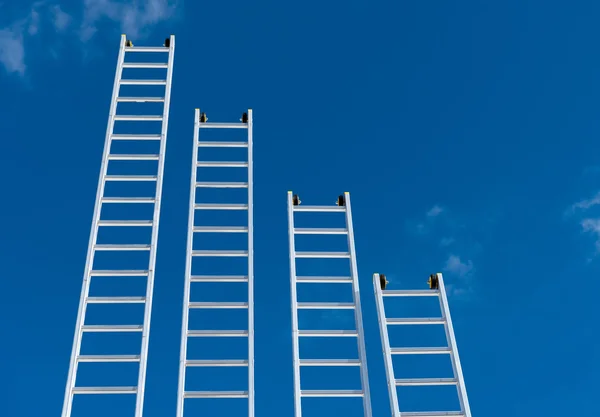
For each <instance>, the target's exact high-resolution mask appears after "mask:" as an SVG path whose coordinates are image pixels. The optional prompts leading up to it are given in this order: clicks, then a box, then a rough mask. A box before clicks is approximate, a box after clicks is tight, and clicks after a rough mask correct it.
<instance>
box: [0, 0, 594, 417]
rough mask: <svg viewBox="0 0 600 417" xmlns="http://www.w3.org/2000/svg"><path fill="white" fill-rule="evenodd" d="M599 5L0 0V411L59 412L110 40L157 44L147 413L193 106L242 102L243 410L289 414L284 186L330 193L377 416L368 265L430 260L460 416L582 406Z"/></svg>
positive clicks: (171, 376)
mask: <svg viewBox="0 0 600 417" xmlns="http://www.w3.org/2000/svg"><path fill="white" fill-rule="evenodd" d="M331 3H333V2H331ZM599 18H600V5H599V4H598V3H597V2H593V1H581V2H577V3H576V4H570V5H568V6H567V5H564V3H562V2H556V1H505V2H501V3H500V2H497V4H490V2H484V1H472V0H469V1H464V2H461V4H460V5H455V4H448V3H441V2H439V3H435V4H434V3H431V2H429V3H427V2H417V1H402V2H400V1H397V2H385V1H373V2H364V1H348V2H344V4H343V5H341V3H340V5H325V4H324V3H323V2H316V1H311V0H308V1H305V2H302V3H298V4H294V5H291V4H287V3H285V2H266V1H265V2H258V4H252V3H251V2H238V1H231V2H225V3H223V2H192V1H188V2H185V3H184V2H183V1H178V2H170V3H168V2H167V1H166V0H165V1H161V0H146V1H138V2H137V3H136V6H127V5H123V4H121V3H120V2H118V1H116V0H85V1H74V0H72V1H63V2H60V6H59V5H58V2H56V1H52V0H48V1H40V2H36V3H31V2H25V1H19V2H17V1H15V0H13V1H10V0H4V1H1V2H0V95H1V97H2V98H3V100H0V114H1V115H2V117H1V132H2V133H1V137H2V144H3V152H2V153H0V181H1V187H0V189H1V190H2V193H3V196H4V200H3V201H4V204H2V205H1V206H0V214H1V216H2V223H1V226H0V254H1V255H0V261H1V262H0V263H1V265H2V276H1V279H0V299H1V302H0V328H1V329H2V334H3V337H2V342H1V343H0V357H2V360H1V361H0V375H2V376H3V378H2V381H3V382H2V384H3V385H2V386H1V388H2V389H0V393H1V394H0V415H7V416H15V417H37V416H40V415H58V414H59V413H60V411H61V407H62V401H63V393H64V384H65V381H66V376H67V371H68V361H69V355H70V351H71V344H72V336H73V331H74V324H75V318H76V312H77V306H78V301H79V292H80V288H81V278H82V273H83V269H84V264H85V255H86V251H87V244H88V237H89V226H90V221H91V217H92V210H93V205H94V198H95V193H96V185H97V178H98V172H99V167H100V159H101V154H102V148H103V145H104V133H105V129H106V119H107V114H108V108H109V103H110V95H111V89H112V83H113V77H114V67H115V63H116V56H117V50H118V44H119V35H120V34H121V33H127V34H128V35H129V36H130V38H132V39H133V40H134V43H137V44H145V45H156V44H161V43H162V41H163V39H164V38H165V37H166V36H167V35H168V34H171V33H173V34H175V35H176V37H177V41H176V43H177V48H176V55H175V69H174V78H173V90H172V102H171V117H170V123H169V125H170V126H169V139H168V150H167V159H166V170H165V182H164V193H163V199H164V200H163V205H162V217H161V226H160V237H159V250H158V262H157V273H156V285H155V298H154V312H153V321H152V332H151V341H150V360H149V367H148V378H147V386H146V408H145V416H146V417H154V416H157V417H158V416H164V415H174V412H175V400H176V392H177V373H178V360H179V344H180V330H181V328H180V321H181V302H182V295H183V277H184V264H185V256H184V255H185V242H186V227H187V210H188V197H189V172H190V169H189V163H190V160H191V155H190V150H191V141H192V131H193V129H192V121H193V111H194V108H195V107H202V108H203V109H205V111H206V112H207V113H208V114H209V117H210V118H211V121H217V120H225V121H227V120H237V118H238V117H239V114H240V113H241V111H243V110H244V109H246V108H248V107H251V108H253V109H254V121H255V124H254V137H255V147H254V151H255V158H254V163H255V231H256V239H255V276H256V297H255V301H256V372H257V383H256V412H257V416H275V415H277V416H282V415H283V416H285V415H293V414H292V413H293V398H292V392H293V391H292V379H291V378H292V364H291V335H290V313H289V264H288V252H287V251H288V249H287V222H286V191H287V190H289V189H292V190H294V191H296V192H298V193H299V194H300V195H301V197H302V199H303V200H304V201H305V203H306V204H309V203H313V204H319V203H330V202H331V203H333V201H334V199H335V196H337V195H338V194H339V193H340V192H342V191H350V192H351V196H352V202H353V212H354V227H355V237H356V248H357V252H358V268H359V274H360V285H361V293H362V303H363V308H364V321H365V332H366V337H367V346H368V347H367V349H368V365H369V371H370V381H371V390H372V401H373V413H374V416H377V417H379V416H386V415H390V414H389V409H388V401H387V391H386V383H385V374H384V368H383V361H382V355H381V351H380V346H379V332H378V328H377V319H376V312H375V304H374V298H373V290H372V284H371V275H372V273H373V272H384V273H386V274H387V275H388V277H389V278H390V279H391V284H390V285H392V286H394V288H422V287H423V286H424V285H425V281H426V278H427V276H428V275H429V274H430V273H431V272H434V271H440V272H443V273H444V274H445V277H446V282H447V284H448V285H449V286H450V287H451V291H450V292H451V294H450V307H451V311H452V314H453V319H454V326H455V331H456V337H457V340H458V345H459V350H460V355H461V360H462V364H463V371H464V374H465V379H466V384H467V389H468V392H469V398H470V403H471V410H472V412H473V415H474V416H486V417H495V416H503V417H504V416H511V417H521V416H522V417H529V416H537V415H540V416H541V415H544V416H562V415H565V414H569V415H578V416H581V417H588V416H589V417H592V416H595V415H596V414H595V412H593V410H594V409H596V408H593V406H595V403H593V400H594V398H595V394H596V391H597V390H596V389H595V386H596V385H597V384H596V379H595V378H594V376H595V375H597V374H598V373H599V372H600V349H599V346H600V339H599V337H598V325H597V323H596V321H595V320H594V314H595V313H596V309H594V303H595V301H594V300H595V299H596V294H597V292H598V290H600V284H599V282H600V281H598V279H597V274H598V269H599V265H600V264H599V257H598V254H599V251H600V217H598V216H600V211H599V209H600V207H599V206H600V194H598V192H599V191H600V187H599V186H598V183H599V182H600V162H599V161H598V157H597V154H598V151H599V150H600V149H599V146H598V145H597V137H598V136H599V134H600V124H599V123H598V121H597V120H598V117H597V114H598V111H599V110H600V109H599V105H598V100H597V96H598V94H599V93H600V82H599V81H598V74H599V73H600V60H599V59H598V51H597V41H596V40H597V38H598V25H597V22H598V20H599ZM424 366H425V367H426V368H427V369H428V370H431V368H430V365H424ZM428 367H429V368H428ZM593 378H594V379H593ZM401 398H402V397H401ZM405 398H407V397H405ZM418 398H422V396H420V395H418V394H417V395H415V396H414V397H409V398H407V399H406V400H404V401H405V403H406V404H408V403H410V402H411V401H413V400H415V401H416V400H417V399H418ZM402 401H403V400H402V399H401V403H402ZM105 406H106V404H105ZM98 407H99V406H98ZM336 407H337V406H331V405H329V406H323V408H322V409H321V411H318V410H316V411H315V412H314V415H313V414H310V415H309V414H308V412H307V413H306V417H320V416H321V415H326V414H327V413H329V414H328V415H331V413H332V412H340V409H339V408H336ZM415 407H417V405H415ZM418 407H423V405H420V406H418ZM96 410H97V411H98V410H100V408H96ZM87 415H88V416H92V415H93V414H87ZM99 415H105V414H103V413H101V414H99ZM112 415H113V416H114V417H121V415H120V414H119V412H118V411H114V412H112ZM123 415H131V414H123ZM214 415H215V416H216V415H218V414H214ZM347 415H348V416H349V417H353V415H352V414H351V413H350V414H347ZM74 416H75V415H74ZM75 417H77V416H75Z"/></svg>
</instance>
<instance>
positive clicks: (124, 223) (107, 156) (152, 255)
mask: <svg viewBox="0 0 600 417" xmlns="http://www.w3.org/2000/svg"><path fill="white" fill-rule="evenodd" d="M165 44H166V45H167V44H168V45H169V46H168V47H167V46H162V47H134V46H133V45H130V43H129V41H127V39H126V37H125V35H122V36H121V46H120V50H119V56H118V61H117V69H116V75H115V80H114V85H113V94H112V100H111V105H110V113H109V117H108V126H107V129H106V139H105V145H104V153H103V157H102V165H101V168H100V178H99V184H98V191H97V194H96V203H95V208H94V215H93V221H92V228H91V233H90V240H89V247H88V252H87V260H86V265H85V272H84V275H83V288H82V291H81V299H80V302H79V311H78V314H77V323H76V328H75V337H74V341H73V349H72V353H71V359H70V365H69V374H68V377H67V383H66V389H65V398H64V405H63V411H62V417H70V416H71V412H72V406H73V397H74V394H129V395H131V394H135V395H137V398H136V408H135V417H141V416H142V413H143V406H144V388H145V382H146V365H147V357H148V339H149V336H150V317H151V313H152V294H153V288H154V272H155V261H156V243H157V240H158V224H159V218H160V202H161V194H162V180H163V169H164V159H165V150H166V144H167V128H168V119H169V103H170V96H171V79H172V74H173V57H174V51H175V37H174V36H173V35H171V36H170V37H169V38H168V39H167V41H166V42H165ZM143 52H162V53H166V54H167V56H168V59H167V61H166V62H164V63H134V62H126V61H125V55H126V54H131V53H143ZM123 68H158V69H161V68H162V69H165V70H166V75H165V77H164V79H161V80H136V79H123V78H122V74H123ZM122 85H164V86H165V90H164V95H163V96H161V97H121V96H120V95H119V93H120V87H121V86H122ZM121 102H129V103H139V102H162V103H163V112H162V115H159V116H142V115H119V114H117V104H118V103H121ZM123 121H124V122H131V121H135V122H146V123H147V122H152V121H154V122H156V121H158V122H161V124H162V129H161V133H160V134H155V135H137V134H135V135H125V134H115V133H114V125H115V122H123ZM114 140H138V141H145V140H156V141H160V151H159V153H158V154H154V155H148V154H143V155H125V154H113V153H112V151H111V145H112V141H114ZM116 160H119V161H140V160H154V161H158V168H157V172H156V174H155V175H108V168H109V163H110V161H116ZM107 181H127V182H130V181H131V182H132V181H153V182H155V183H156V192H155V196H154V197H147V198H142V197H108V196H105V185H106V182H107ZM129 203H140V204H153V205H154V215H153V218H152V220H151V221H147V220H117V221H115V220H102V219H101V211H102V207H103V205H105V204H129ZM136 226H138V227H139V226H141V227H150V228H152V234H151V238H150V242H148V243H147V244H98V243H97V241H98V230H99V228H100V227H136ZM96 251H149V265H148V269H147V270H108V269H102V270H95V269H94V256H95V254H96ZM133 276H135V277H142V278H143V277H146V279H147V284H146V293H145V296H144V297H93V296H90V295H89V292H90V281H91V279H92V277H94V279H98V278H99V277H111V279H113V280H116V279H119V278H120V277H133ZM92 303H96V304H98V303H101V304H122V303H145V308H144V321H143V323H142V324H131V325H86V324H85V317H86V309H87V306H88V305H89V304H92ZM86 332H109V333H112V332H141V333H142V341H141V349H140V353H139V354H138V355H81V354H80V352H81V343H82V338H83V334H84V333H86ZM82 362H94V363H108V362H138V363H139V371H138V382H137V386H133V387H77V386H76V377H77V369H78V365H79V364H80V363H82Z"/></svg>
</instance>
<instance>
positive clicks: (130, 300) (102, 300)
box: [87, 297, 146, 304]
mask: <svg viewBox="0 0 600 417" xmlns="http://www.w3.org/2000/svg"><path fill="white" fill-rule="evenodd" d="M87 302H88V304H139V303H145V302H146V297H88V298H87Z"/></svg>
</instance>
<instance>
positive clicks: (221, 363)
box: [185, 359, 248, 367]
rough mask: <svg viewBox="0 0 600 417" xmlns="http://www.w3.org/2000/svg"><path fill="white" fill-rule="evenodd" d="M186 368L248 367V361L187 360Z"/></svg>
mask: <svg viewBox="0 0 600 417" xmlns="http://www.w3.org/2000/svg"><path fill="white" fill-rule="evenodd" d="M185 364H186V366H209V367H213V366H214V367H221V366H248V361H247V360H242V359H216V360H187V361H185Z"/></svg>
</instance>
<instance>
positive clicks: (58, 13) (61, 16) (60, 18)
mask: <svg viewBox="0 0 600 417" xmlns="http://www.w3.org/2000/svg"><path fill="white" fill-rule="evenodd" d="M51 12H52V23H53V24H54V28H55V29H56V31H57V32H63V31H64V30H65V29H66V28H67V26H69V24H70V23H71V16H70V15H69V14H67V13H65V12H63V11H62V9H61V8H60V6H59V5H58V4H56V5H54V6H52V8H51Z"/></svg>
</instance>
